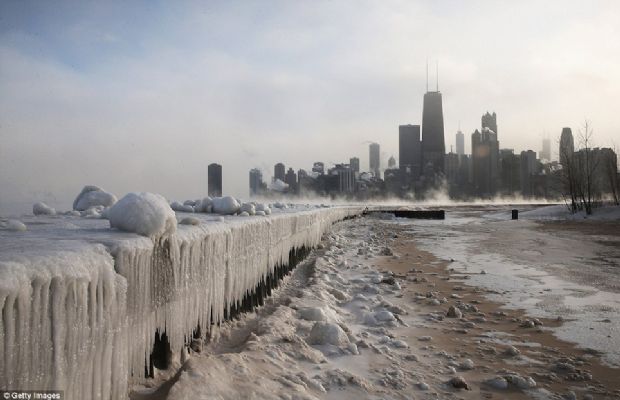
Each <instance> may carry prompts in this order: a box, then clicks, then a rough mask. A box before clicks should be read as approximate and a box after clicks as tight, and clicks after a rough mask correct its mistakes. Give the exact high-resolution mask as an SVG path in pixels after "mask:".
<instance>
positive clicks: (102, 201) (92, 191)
mask: <svg viewBox="0 0 620 400" xmlns="http://www.w3.org/2000/svg"><path fill="white" fill-rule="evenodd" d="M114 203H116V196H114V195H113V194H112V193H108V192H106V191H105V190H103V189H101V188H100V187H98V186H93V185H88V186H84V188H83V189H82V191H81V192H80V194H78V195H77V197H76V198H75V200H74V201H73V209H74V210H76V211H85V210H88V209H89V208H91V207H94V206H103V207H111V206H113V205H114Z"/></svg>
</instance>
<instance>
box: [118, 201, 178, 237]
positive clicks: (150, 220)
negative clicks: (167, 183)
mask: <svg viewBox="0 0 620 400" xmlns="http://www.w3.org/2000/svg"><path fill="white" fill-rule="evenodd" d="M108 219H109V220H110V227H112V228H117V229H120V230H122V231H127V232H134V233H137V234H139V235H142V236H149V237H155V236H163V235H171V234H174V233H175V232H176V230H177V219H176V216H175V214H174V211H172V209H171V208H170V206H169V205H168V202H167V201H166V199H164V198H163V197H162V196H160V195H158V194H153V193H129V194H127V195H125V197H123V198H122V199H120V200H119V201H118V202H117V203H116V204H114V206H112V207H111V208H110V210H109V211H108Z"/></svg>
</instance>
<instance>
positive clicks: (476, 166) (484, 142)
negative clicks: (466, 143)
mask: <svg viewBox="0 0 620 400" xmlns="http://www.w3.org/2000/svg"><path fill="white" fill-rule="evenodd" d="M471 156H472V163H473V178H474V179H473V183H474V190H475V191H476V194H478V195H480V196H490V195H494V194H495V193H496V191H497V186H498V183H499V182H498V180H499V141H498V140H497V134H496V133H495V132H493V131H492V130H491V129H489V128H488V127H484V128H483V129H482V132H479V131H478V130H477V129H476V131H475V132H474V133H473V134H472V135H471Z"/></svg>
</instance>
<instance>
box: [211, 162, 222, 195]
mask: <svg viewBox="0 0 620 400" xmlns="http://www.w3.org/2000/svg"><path fill="white" fill-rule="evenodd" d="M207 169H208V171H207V175H208V176H209V181H208V187H209V196H211V197H222V166H221V165H220V164H216V163H213V164H209V167H208V168H207Z"/></svg>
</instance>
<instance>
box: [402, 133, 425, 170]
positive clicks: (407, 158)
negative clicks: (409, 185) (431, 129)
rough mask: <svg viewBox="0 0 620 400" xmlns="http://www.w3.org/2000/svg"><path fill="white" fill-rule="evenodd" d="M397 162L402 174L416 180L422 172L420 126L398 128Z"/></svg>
mask: <svg viewBox="0 0 620 400" xmlns="http://www.w3.org/2000/svg"><path fill="white" fill-rule="evenodd" d="M398 162H399V167H400V169H401V171H402V174H404V175H405V176H408V177H409V176H410V177H411V178H410V179H417V178H418V177H419V176H420V172H421V170H422V142H421V141H420V125H400V126H399V127H398Z"/></svg>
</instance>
